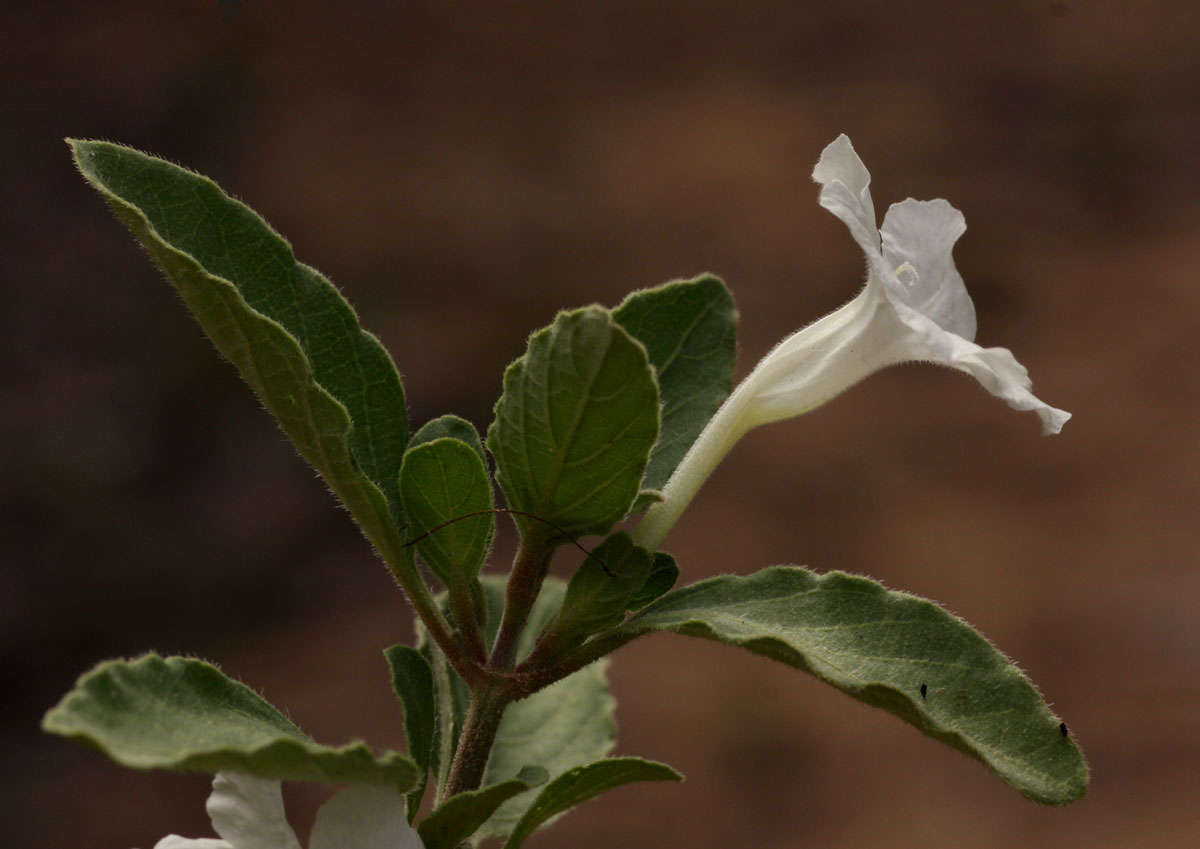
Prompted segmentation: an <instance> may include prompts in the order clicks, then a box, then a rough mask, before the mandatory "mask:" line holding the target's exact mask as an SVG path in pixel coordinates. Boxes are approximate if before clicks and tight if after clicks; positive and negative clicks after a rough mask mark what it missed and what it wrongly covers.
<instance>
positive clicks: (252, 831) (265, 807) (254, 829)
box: [205, 772, 300, 849]
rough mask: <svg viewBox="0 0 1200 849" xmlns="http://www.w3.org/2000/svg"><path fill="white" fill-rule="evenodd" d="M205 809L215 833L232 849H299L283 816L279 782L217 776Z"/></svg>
mask: <svg viewBox="0 0 1200 849" xmlns="http://www.w3.org/2000/svg"><path fill="white" fill-rule="evenodd" d="M205 807H206V808H207V809H208V816H209V818H210V819H211V820H212V824H213V829H214V830H215V831H216V832H217V834H219V835H221V837H223V838H225V840H227V841H229V843H230V844H231V846H232V847H233V849H300V841H298V840H297V839H296V832H294V831H292V827H291V826H290V825H288V822H287V818H286V817H285V816H284V813H283V793H282V792H281V790H280V787H279V782H278V781H272V780H271V779H267V778H257V777H255V776H253V775H246V774H245V773H241V772H218V773H217V774H216V776H215V777H214V778H213V790H212V794H211V795H210V796H209V797H208V803H207V805H206V806H205Z"/></svg>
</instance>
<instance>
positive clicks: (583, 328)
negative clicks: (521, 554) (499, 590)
mask: <svg viewBox="0 0 1200 849" xmlns="http://www.w3.org/2000/svg"><path fill="white" fill-rule="evenodd" d="M658 428H659V399H658V389H657V387H656V385H655V380H654V373H653V370H652V369H651V368H650V364H649V361H648V360H647V359H646V351H645V348H643V347H642V345H641V343H640V342H637V341H636V340H634V339H633V337H631V336H630V335H629V334H628V333H626V332H625V331H624V330H623V329H621V327H620V326H619V325H617V324H615V323H614V322H613V320H612V315H611V313H609V311H608V310H606V309H604V308H603V307H597V306H592V307H585V308H584V309H580V310H575V311H574V312H564V313H559V315H558V317H557V318H556V319H555V320H554V323H553V324H552V325H550V326H549V327H547V328H544V329H543V330H540V331H538V332H537V333H535V334H534V335H533V336H532V337H530V340H529V347H528V350H527V351H526V353H525V355H524V356H523V357H521V358H520V359H518V360H517V361H516V362H514V363H513V364H512V365H510V366H509V367H508V370H507V371H506V372H505V374H504V394H503V395H502V396H501V398H500V400H499V401H498V402H497V404H496V419H495V421H494V422H493V423H492V426H491V428H490V429H489V430H488V448H489V449H490V450H491V452H492V455H493V456H494V457H495V458H496V467H497V480H498V481H499V483H500V486H501V488H502V489H503V490H504V494H505V495H506V496H507V498H508V503H509V506H510V507H512V508H514V509H516V510H522V511H525V512H528V513H532V514H534V515H536V516H538V517H539V518H540V519H542V520H544V521H546V522H550V523H552V524H553V525H555V526H557V527H558V528H559V529H560V530H562V531H563V532H564V533H567V534H570V535H571V536H580V535H583V534H602V533H606V532H607V531H608V530H609V528H611V527H612V526H613V525H614V524H615V523H616V522H618V521H620V520H621V519H622V518H624V516H625V515H626V513H628V511H629V508H630V506H631V504H632V503H633V499H634V497H635V496H636V495H637V493H638V486H639V484H640V482H641V479H642V475H643V473H644V471H645V468H646V463H647V460H648V458H649V455H650V450H651V449H652V448H653V447H654V443H655V441H656V439H657V437H658ZM516 522H517V525H518V526H519V527H520V528H521V529H522V533H525V532H526V529H527V528H528V527H529V523H530V520H529V519H527V518H524V517H520V516H518V517H516Z"/></svg>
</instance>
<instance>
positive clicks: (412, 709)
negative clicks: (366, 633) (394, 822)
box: [383, 645, 435, 822]
mask: <svg viewBox="0 0 1200 849" xmlns="http://www.w3.org/2000/svg"><path fill="white" fill-rule="evenodd" d="M383 656H384V657H385V658H386V659H387V662H388V667H389V668H390V669H391V671H392V690H393V691H394V692H395V693H396V697H397V698H398V699H399V700H400V709H401V710H402V711H403V713H404V734H405V737H407V738H408V756H409V757H410V758H412V759H413V761H414V762H415V763H416V765H417V769H418V770H419V772H420V778H419V779H418V781H417V785H416V786H415V787H414V788H413V789H412V790H411V791H410V792H409V794H408V800H407V805H408V819H409V822H412V819H413V817H414V816H416V813H417V809H418V808H419V807H420V806H421V797H422V796H423V795H424V794H425V784H426V782H427V781H428V778H429V768H430V766H431V765H432V764H433V761H434V752H433V740H434V726H433V723H434V719H435V717H434V711H435V708H434V700H433V673H432V671H431V670H430V668H429V662H428V661H427V660H426V659H425V658H424V657H423V656H422V655H421V653H420V652H419V651H417V650H416V649H414V648H412V647H411V646H405V645H395V646H391V647H390V648H387V649H385V650H384V652H383Z"/></svg>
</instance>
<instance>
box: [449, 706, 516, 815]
mask: <svg viewBox="0 0 1200 849" xmlns="http://www.w3.org/2000/svg"><path fill="white" fill-rule="evenodd" d="M510 701H512V699H511V697H509V696H508V694H507V693H506V692H505V690H504V689H502V688H500V687H497V686H495V685H494V684H490V683H489V684H483V685H481V686H480V687H479V688H478V689H476V690H475V691H474V692H473V693H472V697H471V707H470V709H468V711H467V718H466V720H465V721H464V723H463V730H462V735H461V736H460V737H459V738H458V751H457V752H455V753H454V765H453V766H451V767H450V777H449V778H448V779H447V781H446V790H445V792H444V793H443V794H441V798H443V799H449V798H450V797H452V796H454V795H456V794H458V793H463V792H465V791H467V790H477V789H479V785H480V784H482V783H483V771H484V769H485V768H486V767H487V762H488V756H489V755H491V753H492V744H493V743H494V742H495V741H496V731H497V730H498V729H499V728H500V719H501V717H502V716H503V715H504V708H506V707H507V706H508V703H509V702H510Z"/></svg>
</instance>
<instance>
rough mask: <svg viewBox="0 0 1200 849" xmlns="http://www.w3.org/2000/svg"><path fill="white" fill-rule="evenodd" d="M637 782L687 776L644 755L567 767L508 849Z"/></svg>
mask: <svg viewBox="0 0 1200 849" xmlns="http://www.w3.org/2000/svg"><path fill="white" fill-rule="evenodd" d="M635 781H683V776H682V775H680V774H679V773H678V772H676V771H675V770H673V769H671V767H669V766H667V765H666V764H661V763H657V762H655V761H647V760H643V759H641V758H609V759H606V760H602V761H596V762H595V763H591V764H588V765H587V766H581V767H576V768H575V769H571V770H567V771H566V772H564V773H563V774H562V775H560V776H559V777H558V778H556V779H554V781H552V782H550V783H549V784H547V785H546V786H545V787H543V788H542V791H541V792H540V793H539V794H538V796H537V800H536V801H534V803H533V804H532V805H530V806H529V808H528V809H527V810H526V811H525V815H524V816H522V817H521V819H520V821H519V822H518V823H517V824H516V827H515V828H514V829H513V832H512V834H511V835H510V836H509V838H508V841H507V842H506V843H505V844H504V849H519V847H520V846H521V844H523V843H524V842H525V839H526V838H527V837H529V835H531V834H533V832H534V831H536V830H537V829H538V828H540V827H541V826H542V824H543V823H545V822H546V821H547V820H549V819H551V818H552V817H555V816H558V815H559V814H562V813H564V812H565V811H569V810H570V809H571V808H574V807H575V806H577V805H579V804H582V803H583V802H586V801H587V800H588V799H592V798H594V797H596V796H599V795H600V794H601V793H603V792H605V791H606V790H612V789H613V788H614V787H620V786H621V785H623V784H632V783H633V782H635Z"/></svg>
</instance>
